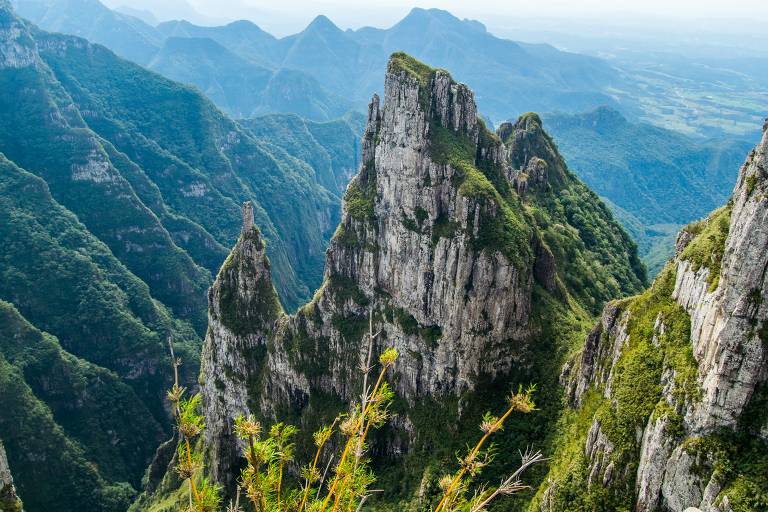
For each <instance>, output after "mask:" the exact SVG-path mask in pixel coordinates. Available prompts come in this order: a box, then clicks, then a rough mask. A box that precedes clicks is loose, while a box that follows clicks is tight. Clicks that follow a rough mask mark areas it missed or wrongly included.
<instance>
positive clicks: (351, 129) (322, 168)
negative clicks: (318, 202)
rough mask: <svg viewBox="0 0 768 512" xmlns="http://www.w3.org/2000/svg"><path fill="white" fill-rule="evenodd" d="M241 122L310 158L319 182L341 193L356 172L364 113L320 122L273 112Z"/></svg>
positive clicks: (298, 154)
mask: <svg viewBox="0 0 768 512" xmlns="http://www.w3.org/2000/svg"><path fill="white" fill-rule="evenodd" d="M240 124H241V125H242V126H243V127H245V128H247V129H248V130H249V131H250V132H251V133H253V134H254V135H255V136H256V137H263V138H265V139H267V140H269V142H270V143H271V144H274V145H276V146H279V147H280V148H282V149H284V150H285V151H286V152H287V153H289V154H290V155H292V156H294V157H297V158H299V159H301V160H303V161H304V162H307V163H308V164H309V165H310V166H311V167H312V168H313V169H314V170H315V176H316V177H315V179H316V180H317V181H318V183H320V184H321V185H322V186H323V187H325V188H326V189H327V190H329V191H331V192H333V193H335V194H338V195H339V197H341V196H342V195H343V194H344V191H345V190H346V189H347V184H348V183H349V181H350V180H351V179H352V177H353V175H354V174H355V173H356V172H357V167H358V165H359V163H360V136H361V134H362V133H363V131H364V129H365V118H364V117H363V116H362V115H358V114H350V115H349V116H347V117H346V118H344V119H338V120H335V121H328V122H324V123H320V122H316V121H310V120H307V119H303V118H301V117H299V116H297V115H295V114H273V115H268V116H261V117H257V118H252V119H243V120H241V121H240ZM350 164H351V165H350Z"/></svg>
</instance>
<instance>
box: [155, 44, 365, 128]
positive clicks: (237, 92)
mask: <svg viewBox="0 0 768 512" xmlns="http://www.w3.org/2000/svg"><path fill="white" fill-rule="evenodd" d="M147 67H148V68H149V69H151V70H153V71H157V72H158V73H160V74H162V75H164V76H166V77H168V78H170V79H172V80H176V81H179V82H184V83H188V84H194V85H195V86H196V87H197V88H199V89H200V90H201V91H202V92H203V93H204V94H205V95H206V96H207V97H208V98H209V99H210V100H211V101H213V102H214V103H215V104H216V105H217V106H218V107H219V108H220V109H222V110H223V111H224V112H226V113H227V114H229V115H230V116H233V117H235V118H245V117H253V116H258V115H262V114H268V113H281V112H286V113H287V112H293V113H298V114H301V115H302V116H306V117H309V118H310V119H322V120H326V119H334V118H337V117H340V116H342V115H343V114H344V113H346V112H347V111H349V109H350V108H351V104H349V103H348V102H346V101H345V100H343V99H342V98H341V97H339V96H335V95H332V94H330V93H328V92H326V90H325V89H324V88H323V87H321V86H320V84H319V83H318V82H317V81H316V80H315V79H313V78H311V77H309V76H307V75H306V74H304V73H301V72H298V71H295V70H289V69H280V70H278V71H273V70H271V69H269V68H265V67H262V66H259V65H257V64H254V63H252V62H251V61H248V60H246V59H243V58H241V57H239V56H237V55H236V54H234V53H232V52H230V51H229V50H227V49H226V48H224V47H223V46H221V45H219V44H218V43H217V42H215V41H214V40H212V39H208V38H179V37H170V38H168V39H166V40H165V42H164V44H163V46H162V48H161V49H160V50H159V51H158V53H157V54H155V56H154V57H153V58H152V60H151V61H150V62H149V63H148V64H147Z"/></svg>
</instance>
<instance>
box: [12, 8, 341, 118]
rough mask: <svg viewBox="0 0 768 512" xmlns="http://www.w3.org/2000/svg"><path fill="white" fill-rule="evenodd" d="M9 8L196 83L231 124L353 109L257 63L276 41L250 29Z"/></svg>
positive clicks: (313, 85)
mask: <svg viewBox="0 0 768 512" xmlns="http://www.w3.org/2000/svg"><path fill="white" fill-rule="evenodd" d="M13 3H14V5H15V7H16V9H17V10H18V12H19V13H20V14H21V15H22V16H24V17H25V18H28V19H29V20H31V21H32V22H34V23H35V24H37V25H39V26H40V27H42V28H44V29H46V30H50V31H53V32H62V33H66V34H73V35H77V36H80V37H84V38H86V39H88V40H89V41H91V42H95V43H99V44H103V45H105V46H107V47H108V48H110V49H111V50H112V51H114V52H115V53H116V54H118V55H120V56H121V57H124V58H126V59H128V60H132V61H133V62H136V63H138V64H141V65H143V66H147V67H149V68H150V69H152V70H154V71H157V72H159V73H161V74H163V75H165V76H166V77H168V78H171V79H173V80H178V81H181V82H184V83H188V84H192V85H195V86H196V87H198V88H199V89H200V90H201V91H203V92H205V93H206V94H208V95H209V98H211V99H212V100H213V101H214V102H215V103H216V104H217V106H218V107H219V108H220V109H222V110H223V111H224V112H226V113H227V114H228V115H230V116H233V117H236V118H239V117H252V116H256V115H261V114H267V113H280V112H285V113H296V114H299V115H302V116H304V117H310V118H312V119H317V120H321V121H327V120H331V119H334V118H336V117H339V116H341V115H342V114H344V113H346V112H347V111H349V110H350V108H351V107H352V104H351V103H349V102H347V101H346V100H345V99H344V98H343V97H342V96H340V95H338V94H333V93H330V92H329V91H328V90H327V89H325V88H323V87H322V86H321V85H320V84H319V83H318V82H317V80H315V79H314V78H313V77H311V76H310V75H307V74H306V73H302V72H301V71H298V70H295V69H287V68H286V69H284V68H280V67H278V66H274V65H272V64H271V61H265V60H263V59H260V58H259V55H260V53H262V51H263V45H260V44H259V43H258V41H259V40H260V39H266V40H267V41H275V39H274V38H273V37H272V36H270V35H268V34H266V32H262V31H261V30H260V29H259V28H258V27H256V26H255V25H253V24H252V23H248V22H235V23H231V24H229V25H226V26H224V27H212V28H208V27H198V26H195V25H192V24H190V23H189V22H175V21H174V22H166V23H161V24H160V25H159V26H158V27H154V26H152V25H150V24H148V23H145V22H144V21H142V20H141V19H139V18H138V17H134V16H131V15H129V14H125V13H122V12H117V11H112V10H110V9H109V8H107V7H106V6H104V5H103V4H101V3H100V2H99V1H98V0H13ZM218 39H221V44H217V40H218ZM230 47H231V49H230Z"/></svg>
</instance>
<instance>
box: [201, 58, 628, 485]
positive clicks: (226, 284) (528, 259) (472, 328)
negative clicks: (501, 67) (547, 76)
mask: <svg viewBox="0 0 768 512" xmlns="http://www.w3.org/2000/svg"><path fill="white" fill-rule="evenodd" d="M368 114H369V115H368V122H367V126H366V130H365V133H364V136H363V158H362V165H361V169H360V172H359V174H358V175H357V176H356V177H355V178H354V179H353V180H352V181H351V183H350V185H349V187H348V189H347V192H346V194H345V200H344V208H343V216H342V220H341V223H340V225H339V227H338V229H337V231H336V234H335V235H334V237H333V239H332V241H331V244H330V247H329V249H328V251H327V255H326V267H325V273H324V284H323V286H322V287H321V288H320V290H318V292H317V294H316V295H315V298H314V299H313V300H312V301H311V302H310V303H309V304H307V305H305V306H304V307H302V308H301V309H300V310H299V311H298V313H297V314H296V315H295V316H286V315H285V314H284V313H283V312H282V311H281V310H280V309H279V308H276V307H275V308H264V307H263V304H273V301H272V297H274V293H273V291H272V290H271V285H269V284H268V277H269V267H268V264H267V262H266V261H265V260H264V258H263V248H261V246H260V244H261V242H260V241H259V239H258V237H257V236H253V235H249V232H248V230H245V232H244V233H243V235H242V236H241V238H240V240H239V241H238V243H237V245H236V246H235V248H234V249H233V252H232V255H231V256H230V258H229V259H228V260H227V262H226V263H225V264H224V267H223V268H222V270H221V272H219V275H218V277H217V279H216V283H215V284H214V286H213V288H212V289H211V293H210V295H209V299H210V302H211V306H210V315H209V317H210V328H209V333H208V336H207V338H206V344H205V348H204V356H203V359H204V361H203V364H204V370H203V378H204V382H205V383H204V388H203V389H204V398H205V404H206V405H205V407H206V416H207V423H208V429H207V432H208V433H207V435H208V440H207V441H208V443H209V444H210V445H211V446H212V447H213V448H212V453H213V458H214V475H215V476H216V478H217V479H218V480H219V481H220V482H222V483H225V484H231V483H232V482H233V481H234V480H233V475H235V473H236V467H237V461H238V458H239V457H238V456H237V455H236V453H237V449H236V443H235V441H234V439H233V438H232V436H231V425H232V421H233V419H234V418H235V417H236V415H237V414H240V413H242V412H244V411H248V410H250V411H252V412H254V413H256V414H257V415H260V416H262V417H266V418H270V419H274V420H279V419H281V418H280V417H279V416H280V415H279V411H286V410H292V411H297V414H298V415H299V422H305V421H306V422H309V423H312V422H316V421H317V418H318V416H323V415H324V414H325V415H327V414H329V410H331V411H332V410H343V409H344V408H345V407H346V404H347V403H348V400H349V399H350V398H352V397H353V396H355V394H356V393H359V389H358V386H359V384H360V383H359V370H358V366H359V360H360V358H361V357H363V353H364V351H365V344H364V343H363V342H362V341H361V339H362V335H363V332H364V331H366V330H367V328H368V318H369V315H372V316H373V323H374V329H375V330H381V331H382V333H383V335H382V336H381V337H380V338H377V343H378V344H379V345H378V346H377V347H376V350H381V349H382V348H383V347H382V346H383V344H386V345H387V346H394V347H395V348H396V349H397V350H398V352H399V353H400V354H401V357H400V359H399V360H398V363H397V365H396V368H395V371H396V374H397V377H396V378H395V379H394V386H395V389H396V393H397V395H398V396H399V397H400V398H401V399H402V403H403V404H404V405H403V407H404V409H403V411H402V414H401V415H400V416H399V419H398V420H397V421H398V425H399V426H400V427H401V428H400V429H398V432H399V433H397V434H393V436H394V438H391V439H388V440H386V442H385V443H384V445H383V446H381V447H380V448H379V450H380V451H381V452H382V453H388V454H395V453H402V452H404V451H407V450H408V449H409V446H411V445H412V444H413V443H415V442H416V439H417V436H418V432H419V431H420V430H421V429H425V428H428V426H427V425H425V424H424V420H423V417H421V416H418V415H417V414H415V413H413V411H414V410H415V408H417V407H418V406H419V404H420V403H421V402H422V401H423V400H436V401H438V402H444V403H446V404H453V405H451V406H450V407H449V408H448V410H449V412H448V413H446V414H450V415H451V418H452V419H451V420H450V421H449V422H454V421H456V422H457V421H458V419H459V416H460V415H461V411H462V410H463V409H464V404H463V402H462V401H463V400H464V398H463V397H467V396H471V395H472V394H473V393H476V392H478V391H477V388H478V386H481V385H482V386H486V387H487V386H497V389H503V390H506V388H508V387H509V386H510V385H511V381H512V380H513V379H515V378H519V377H520V376H519V375H517V376H516V375H514V374H513V368H514V367H521V366H525V363H524V361H525V360H526V358H527V357H528V355H527V354H528V353H529V352H530V349H531V346H532V345H535V344H536V343H537V342H536V341H535V340H538V337H539V336H540V332H541V325H540V324H539V323H537V322H535V321H533V317H532V309H533V307H534V299H533V295H534V285H535V283H536V282H537V281H539V282H540V283H542V285H543V290H544V291H543V292H536V293H544V294H547V293H551V292H553V291H557V293H554V294H553V295H552V296H551V298H552V299H553V300H554V301H559V302H560V303H561V304H563V306H562V307H564V308H567V307H569V306H568V291H567V289H566V287H565V286H564V285H563V284H562V282H563V281H562V280H561V279H560V278H559V277H558V267H559V266H560V263H559V262H557V261H556V259H555V257H554V255H553V252H552V251H550V249H549V248H548V246H547V244H546V243H545V242H544V236H543V234H542V233H540V232H539V231H538V229H539V228H538V227H537V224H536V222H535V221H534V220H533V218H532V216H531V215H530V214H529V212H528V209H527V207H526V206H525V205H523V203H522V202H521V198H520V197H519V196H518V194H517V193H516V192H515V191H514V188H513V186H512V183H511V182H510V181H509V180H507V178H506V177H505V169H506V168H508V167H509V166H510V164H509V162H507V161H506V160H505V159H506V155H508V154H510V153H509V148H507V147H506V146H505V144H503V143H502V141H501V140H500V139H499V137H497V136H496V135H495V134H493V133H491V132H489V131H488V130H487V129H486V128H485V126H484V124H483V123H482V121H480V120H479V119H478V117H477V107H476V105H475V102H474V95H473V93H472V92H471V91H470V90H469V89H468V88H467V87H466V86H465V85H463V84H459V83H456V82H455V81H453V80H452V79H451V77H450V75H449V74H448V73H447V72H445V71H442V70H438V69H433V68H430V67H428V66H426V65H424V64H422V63H420V62H418V61H417V60H415V59H413V58H412V57H410V56H408V55H405V54H403V53H396V54H394V55H393V56H392V58H391V59H390V62H389V65H388V67H387V74H386V80H385V87H384V97H383V102H380V100H379V98H378V97H377V96H374V97H373V99H372V101H371V103H370V105H369V108H368ZM519 129H520V130H523V131H525V130H528V131H531V132H532V134H530V135H528V136H526V137H522V136H521V140H525V141H528V142H529V145H528V146H526V147H529V149H530V150H531V154H529V155H528V156H529V158H527V160H526V161H525V163H526V165H530V166H531V167H530V170H531V173H535V172H542V171H541V168H539V166H538V163H537V161H536V160H535V159H534V157H535V156H537V155H535V154H533V153H532V152H533V151H534V149H535V148H537V147H539V146H536V145H535V144H534V142H533V140H534V138H535V136H534V134H533V131H534V129H535V128H534V126H533V125H532V124H530V123H529V122H528V121H526V120H525V119H523V120H521V121H520V122H519ZM536 133H540V134H543V132H541V131H540V132H536ZM544 146H545V144H544V143H542V145H541V147H544ZM546 147H549V146H546ZM515 151H517V150H515ZM543 156H548V155H546V154H545V155H543ZM549 156H551V155H549ZM555 156H556V154H555ZM558 158H559V157H558ZM573 185H574V186H578V187H583V185H580V184H578V183H577V182H576V181H575V179H574V182H573ZM590 200H591V198H590ZM535 201H536V198H531V199H530V204H529V206H530V207H533V206H534V204H535ZM542 208H546V206H543V207H542ZM601 211H602V210H601ZM601 215H602V214H601ZM557 222H558V223H566V224H567V222H568V220H567V219H566V218H563V219H559V218H558V220H557ZM605 222H607V223H612V222H613V221H612V220H610V219H608V218H606V220H605ZM607 225H608V224H606V226H607ZM609 227H610V229H616V230H618V231H617V232H620V229H619V228H618V226H614V225H613V224H611V225H610V226H609ZM254 229H255V228H254ZM253 232H254V231H253V230H252V231H251V233H253ZM573 232H576V230H573ZM561 239H562V238H561ZM557 240H560V239H555V241H556V243H560V242H558V241H557ZM560 249H563V248H560ZM560 252H561V253H564V249H563V250H561V251H560ZM583 257H584V258H592V256H589V255H587V254H584V255H583ZM589 261H595V265H596V266H598V265H599V263H597V262H596V260H594V259H590V260H589ZM618 265H619V266H620V267H621V268H623V269H628V268H629V265H628V262H626V261H624V262H621V263H619V264H618ZM622 265H623V266H622ZM630 272H631V271H630ZM257 290H261V292H262V293H264V297H266V299H264V298H261V299H259V298H258V293H257ZM227 312H229V313H230V314H231V315H230V316H227ZM547 342H551V341H549V340H548V341H547ZM317 397H326V398H327V399H328V400H330V401H331V402H332V403H331V404H329V403H324V404H323V408H322V409H321V410H318V408H317V406H316V404H315V401H316V400H318V398H317ZM496 398H499V399H500V398H501V397H496ZM485 399H487V398H485ZM393 456H394V455H393Z"/></svg>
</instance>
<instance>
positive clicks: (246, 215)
mask: <svg viewBox="0 0 768 512" xmlns="http://www.w3.org/2000/svg"><path fill="white" fill-rule="evenodd" d="M252 229H253V203H252V202H251V201H246V202H244V203H243V234H246V233H249V232H250V231H251V230H252Z"/></svg>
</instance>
